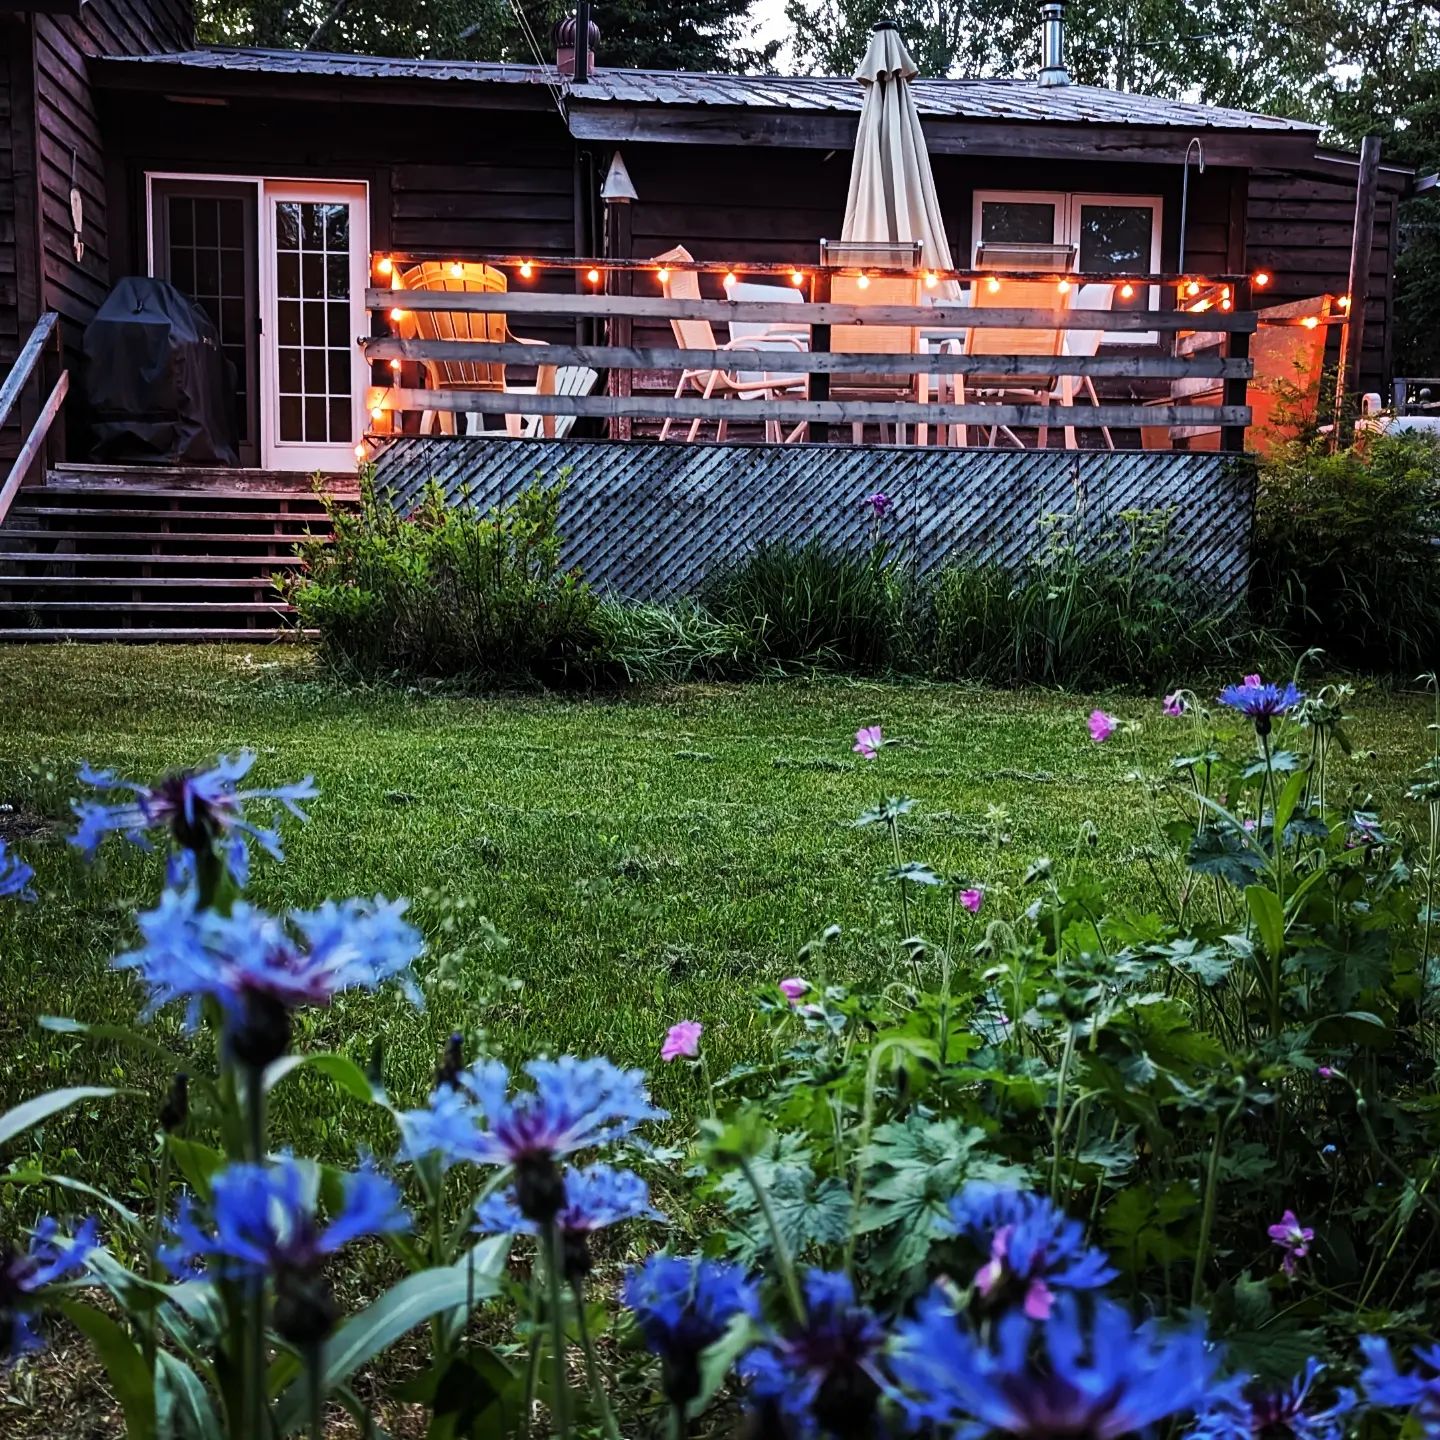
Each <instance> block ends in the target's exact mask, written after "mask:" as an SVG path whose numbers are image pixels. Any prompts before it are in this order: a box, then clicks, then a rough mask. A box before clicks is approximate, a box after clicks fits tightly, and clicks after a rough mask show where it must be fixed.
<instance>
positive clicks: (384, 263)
mask: <svg viewBox="0 0 1440 1440" xmlns="http://www.w3.org/2000/svg"><path fill="white" fill-rule="evenodd" d="M375 268H376V269H377V270H378V271H379V272H380V273H381V274H382V275H388V274H389V273H390V272H391V271H392V270H393V269H394V268H395V262H394V261H393V260H392V259H391V258H390V257H389V256H388V255H382V256H381V257H380V259H379V260H378V261H376V263H375Z"/></svg>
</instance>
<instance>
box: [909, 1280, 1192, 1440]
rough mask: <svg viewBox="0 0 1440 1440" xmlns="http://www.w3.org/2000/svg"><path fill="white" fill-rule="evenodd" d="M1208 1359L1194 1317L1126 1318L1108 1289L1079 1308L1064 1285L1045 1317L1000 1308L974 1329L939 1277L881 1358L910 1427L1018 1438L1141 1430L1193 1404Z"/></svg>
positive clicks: (1109, 1439) (1098, 1438)
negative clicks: (1175, 1323)
mask: <svg viewBox="0 0 1440 1440" xmlns="http://www.w3.org/2000/svg"><path fill="white" fill-rule="evenodd" d="M1218 1363H1219V1356H1218V1354H1217V1353H1216V1352H1215V1351H1214V1350H1213V1349H1212V1347H1211V1346H1210V1344H1209V1342H1208V1341H1207V1340H1206V1338H1205V1336H1204V1333H1203V1332H1202V1331H1200V1330H1199V1329H1191V1330H1184V1331H1179V1332H1166V1331H1163V1330H1161V1329H1159V1328H1158V1327H1157V1326H1156V1325H1155V1324H1154V1323H1153V1322H1146V1323H1145V1324H1142V1325H1137V1324H1136V1323H1135V1321H1134V1320H1133V1319H1132V1318H1131V1316H1130V1314H1129V1312H1128V1311H1126V1310H1125V1309H1123V1308H1122V1307H1121V1306H1119V1305H1116V1304H1115V1303H1113V1302H1112V1301H1108V1300H1100V1301H1097V1302H1096V1304H1095V1305H1094V1306H1093V1307H1092V1308H1091V1310H1090V1312H1089V1318H1088V1319H1087V1318H1086V1313H1085V1312H1084V1311H1082V1310H1081V1308H1080V1306H1079V1304H1078V1303H1077V1299H1076V1297H1075V1296H1074V1295H1070V1294H1065V1295H1060V1296H1058V1297H1057V1299H1056V1303H1055V1309H1054V1312H1053V1314H1052V1315H1051V1316H1050V1319H1049V1320H1047V1321H1044V1322H1038V1321H1034V1320H1030V1319H1028V1318H1027V1317H1026V1316H1025V1314H1024V1313H1023V1312H1022V1311H1019V1310H1011V1311H1008V1312H1006V1313H1005V1314H1003V1315H1002V1316H1001V1317H1000V1318H999V1319H998V1320H997V1321H996V1322H995V1324H994V1325H993V1326H991V1327H990V1329H989V1330H988V1332H987V1333H986V1336H985V1338H983V1339H982V1338H981V1336H980V1335H979V1334H978V1333H977V1332H976V1331H974V1330H972V1329H971V1328H970V1327H969V1326H968V1325H967V1324H966V1323H965V1322H964V1321H963V1320H962V1319H961V1318H960V1317H959V1316H957V1315H956V1313H955V1310H954V1309H953V1307H952V1306H951V1304H950V1302H949V1301H948V1299H946V1298H945V1296H944V1295H943V1293H942V1292H941V1291H940V1290H938V1288H937V1289H936V1290H933V1291H932V1292H931V1293H930V1295H929V1296H928V1297H927V1298H925V1299H923V1300H921V1301H920V1304H919V1307H918V1313H917V1316H916V1318H915V1319H913V1320H905V1321H902V1322H901V1323H900V1325H899V1327H898V1330H897V1335H896V1341H895V1344H894V1347H893V1349H892V1352H891V1360H890V1366H891V1370H892V1371H893V1373H894V1375H895V1377H896V1379H897V1380H898V1381H899V1383H900V1385H901V1387H902V1389H903V1390H904V1392H905V1396H906V1402H905V1403H906V1409H907V1411H908V1412H909V1415H910V1419H911V1421H912V1423H913V1424H914V1425H915V1426H916V1427H917V1428H919V1427H924V1426H927V1425H928V1426H934V1427H938V1428H940V1429H941V1430H942V1431H944V1432H945V1433H951V1431H952V1428H953V1432H954V1433H956V1434H959V1435H971V1434H979V1433H981V1432H984V1431H1001V1432H1003V1433H1005V1434H1008V1435H1015V1436H1023V1437H1027V1440H1054V1437H1056V1436H1070V1437H1075V1440H1082V1437H1083V1440H1118V1437H1120V1436H1124V1435H1131V1434H1146V1433H1148V1432H1149V1431H1150V1429H1151V1427H1152V1426H1154V1425H1156V1424H1157V1423H1158V1422H1159V1421H1161V1420H1165V1419H1168V1418H1169V1417H1170V1416H1172V1415H1179V1414H1183V1413H1187V1412H1190V1411H1193V1410H1196V1409H1197V1408H1200V1407H1201V1406H1203V1405H1204V1404H1205V1403H1206V1402H1207V1401H1208V1399H1209V1397H1210V1395H1211V1392H1212V1389H1213V1386H1214V1375H1215V1370H1216V1367H1217V1365H1218ZM925 1433H929V1432H928V1431H926V1432H925Z"/></svg>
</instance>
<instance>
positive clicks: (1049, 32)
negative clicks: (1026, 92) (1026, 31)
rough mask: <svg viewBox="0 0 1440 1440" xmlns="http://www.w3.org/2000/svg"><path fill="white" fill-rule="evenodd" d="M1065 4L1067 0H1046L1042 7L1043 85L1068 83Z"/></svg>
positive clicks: (1041, 50)
mask: <svg viewBox="0 0 1440 1440" xmlns="http://www.w3.org/2000/svg"><path fill="white" fill-rule="evenodd" d="M1065 5H1066V0H1045V3H1044V4H1043V5H1042V6H1041V7H1040V73H1039V75H1037V76H1036V77H1035V78H1036V81H1037V82H1038V83H1039V84H1041V85H1068V84H1069V83H1070V72H1069V71H1068V70H1067V69H1066V68H1065Z"/></svg>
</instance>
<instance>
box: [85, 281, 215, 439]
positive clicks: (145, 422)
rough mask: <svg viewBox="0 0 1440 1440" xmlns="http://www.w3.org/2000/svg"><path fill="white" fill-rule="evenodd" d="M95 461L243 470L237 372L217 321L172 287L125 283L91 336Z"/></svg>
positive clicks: (88, 373)
mask: <svg viewBox="0 0 1440 1440" xmlns="http://www.w3.org/2000/svg"><path fill="white" fill-rule="evenodd" d="M85 393H86V399H87V400H88V401H89V404H90V415H91V428H92V429H93V431H94V434H95V446H94V455H95V458H96V459H97V460H113V461H117V462H123V463H128V464H141V465H145V464H149V465H236V464H238V463H239V456H238V455H237V454H236V450H235V439H236V436H235V422H234V419H233V407H234V404H235V367H234V366H233V365H232V364H231V363H230V362H229V361H228V360H227V359H226V358H225V356H224V354H223V352H222V351H221V349H220V340H219V337H218V336H217V335H216V333H215V327H214V325H213V324H211V322H210V317H209V316H208V315H206V314H205V312H204V311H203V310H202V309H201V308H200V307H199V306H198V305H197V304H195V302H194V301H193V300H191V299H189V298H188V297H187V296H185V295H183V294H181V292H180V291H179V290H177V289H176V288H175V287H174V286H173V285H171V284H170V283H169V281H167V280H151V279H148V278H143V277H139V276H129V277H127V278H126V279H124V280H121V281H119V282H118V283H117V284H116V286H115V288H114V289H113V290H111V292H110V293H109V295H107V296H106V297H105V303H104V304H103V305H101V307H100V310H99V312H98V313H97V314H96V316H95V318H94V319H93V320H92V321H91V322H90V324H89V325H88V326H86V328H85Z"/></svg>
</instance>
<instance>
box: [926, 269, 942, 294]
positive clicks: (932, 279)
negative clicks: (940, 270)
mask: <svg viewBox="0 0 1440 1440" xmlns="http://www.w3.org/2000/svg"><path fill="white" fill-rule="evenodd" d="M939 283H940V277H939V276H938V275H937V274H936V273H935V272H934V271H933V270H927V271H926V272H925V288H926V289H927V290H933V289H934V288H935V287H936V286H937V285H938V284H939Z"/></svg>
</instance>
